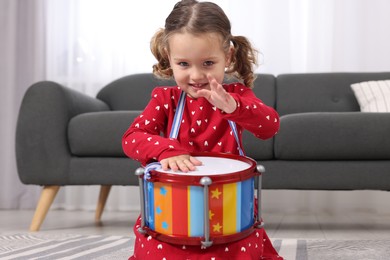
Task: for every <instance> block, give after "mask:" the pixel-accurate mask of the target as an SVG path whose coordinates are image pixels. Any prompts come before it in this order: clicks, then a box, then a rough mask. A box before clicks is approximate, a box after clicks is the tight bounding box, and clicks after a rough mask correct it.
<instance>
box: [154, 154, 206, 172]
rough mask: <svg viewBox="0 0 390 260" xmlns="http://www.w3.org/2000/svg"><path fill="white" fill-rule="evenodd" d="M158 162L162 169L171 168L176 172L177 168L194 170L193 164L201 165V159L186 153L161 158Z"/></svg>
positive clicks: (185, 170) (186, 170) (187, 170)
mask: <svg viewBox="0 0 390 260" xmlns="http://www.w3.org/2000/svg"><path fill="white" fill-rule="evenodd" d="M160 163H161V167H162V169H163V170H164V171H167V170H168V169H171V170H172V171H174V172H177V171H179V170H180V171H182V172H189V171H195V170H196V167H195V166H200V165H202V162H201V161H199V160H198V159H196V158H195V157H192V156H190V155H188V154H183V155H178V156H173V157H169V158H165V159H162V160H161V161H160Z"/></svg>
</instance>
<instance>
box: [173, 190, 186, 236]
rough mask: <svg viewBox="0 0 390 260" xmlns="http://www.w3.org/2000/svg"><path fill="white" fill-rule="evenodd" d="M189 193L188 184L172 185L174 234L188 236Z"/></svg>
mask: <svg viewBox="0 0 390 260" xmlns="http://www.w3.org/2000/svg"><path fill="white" fill-rule="evenodd" d="M187 197H188V193H187V186H184V185H174V184H173V185H172V199H173V201H172V225H173V235H182V236H188V198H187Z"/></svg>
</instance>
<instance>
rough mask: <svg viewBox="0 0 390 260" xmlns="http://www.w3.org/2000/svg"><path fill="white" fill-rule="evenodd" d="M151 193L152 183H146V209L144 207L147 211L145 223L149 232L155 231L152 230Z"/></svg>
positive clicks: (152, 206)
mask: <svg viewBox="0 0 390 260" xmlns="http://www.w3.org/2000/svg"><path fill="white" fill-rule="evenodd" d="M153 191H154V183H153V182H147V189H146V192H147V198H148V203H147V207H146V209H147V211H146V212H147V213H146V216H147V219H146V223H147V225H148V226H149V228H150V229H151V230H154V229H155V228H154V222H155V219H154V192H153Z"/></svg>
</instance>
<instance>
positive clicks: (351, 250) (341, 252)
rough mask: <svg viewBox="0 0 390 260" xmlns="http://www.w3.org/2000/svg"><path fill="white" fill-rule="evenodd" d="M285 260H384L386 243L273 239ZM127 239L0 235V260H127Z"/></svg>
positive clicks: (389, 245)
mask: <svg viewBox="0 0 390 260" xmlns="http://www.w3.org/2000/svg"><path fill="white" fill-rule="evenodd" d="M272 242H273V244H274V247H275V249H276V250H277V251H278V252H279V254H280V255H281V256H283V257H284V259H287V260H307V259H309V260H311V259H313V260H317V259H319V260H323V259H324V260H326V259H330V260H337V259H340V260H359V259H361V260H363V259H364V260H369V259H372V260H374V259H375V260H385V259H386V260H387V259H390V240H303V239H273V240H272ZM133 243H134V238H133V237H131V236H107V235H106V236H103V235H73V234H44V233H25V234H16V235H0V259H1V260H6V259H20V260H22V259H29V260H31V259H40V260H41V259H47V260H52V259H98V260H103V259H104V260H105V259H107V260H108V259H110V260H111V259H128V257H129V256H130V255H131V254H132V252H133Z"/></svg>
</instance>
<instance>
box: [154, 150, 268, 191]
mask: <svg viewBox="0 0 390 260" xmlns="http://www.w3.org/2000/svg"><path fill="white" fill-rule="evenodd" d="M191 156H203V157H218V158H227V159H235V160H239V161H242V162H245V163H248V164H249V167H248V168H246V169H243V170H240V171H237V172H233V173H228V174H223V175H210V176H205V175H185V174H180V175H179V174H171V173H166V172H159V171H158V170H152V171H151V178H150V179H148V181H150V182H163V183H177V184H186V185H192V186H203V185H202V184H200V181H201V179H202V178H203V177H209V178H210V179H211V181H212V184H211V185H213V184H224V183H234V182H240V181H244V180H247V179H250V178H253V177H255V176H257V175H260V174H261V173H260V172H258V171H257V168H256V166H257V164H256V161H255V160H253V159H252V158H250V157H247V156H242V155H237V154H228V153H216V152H196V153H191Z"/></svg>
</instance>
